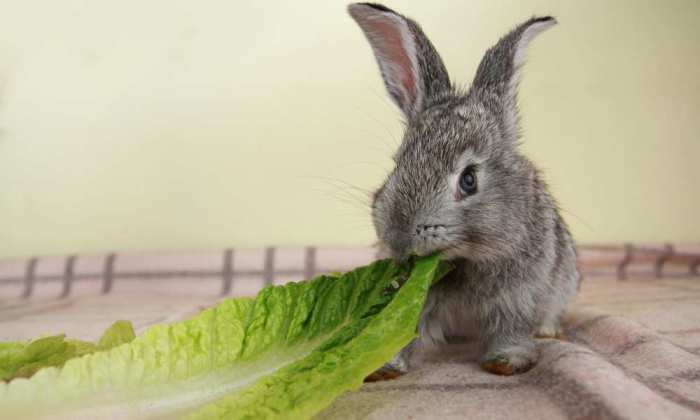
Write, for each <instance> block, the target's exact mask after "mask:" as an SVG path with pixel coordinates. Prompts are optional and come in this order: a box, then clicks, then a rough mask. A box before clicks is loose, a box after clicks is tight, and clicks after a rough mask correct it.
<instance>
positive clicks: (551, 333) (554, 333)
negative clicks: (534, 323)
mask: <svg viewBox="0 0 700 420" xmlns="http://www.w3.org/2000/svg"><path fill="white" fill-rule="evenodd" d="M535 338H556V339H561V338H562V332H561V329H559V328H557V327H554V326H552V325H543V326H541V327H540V328H539V329H538V330H537V333H535Z"/></svg>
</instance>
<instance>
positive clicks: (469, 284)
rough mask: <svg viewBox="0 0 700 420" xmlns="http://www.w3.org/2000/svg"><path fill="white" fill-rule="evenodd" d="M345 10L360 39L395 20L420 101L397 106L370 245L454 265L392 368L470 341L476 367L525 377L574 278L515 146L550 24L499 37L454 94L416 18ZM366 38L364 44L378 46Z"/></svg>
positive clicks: (538, 21)
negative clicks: (535, 51)
mask: <svg viewBox="0 0 700 420" xmlns="http://www.w3.org/2000/svg"><path fill="white" fill-rule="evenodd" d="M349 10H350V14H351V15H352V16H353V18H355V20H357V21H358V23H360V26H361V27H362V29H363V30H364V31H365V33H366V34H367V33H368V32H369V31H372V30H373V28H372V27H371V25H372V22H373V20H372V19H373V18H374V17H375V15H377V14H379V15H381V14H392V16H393V17H394V18H395V17H399V18H400V19H402V20H403V21H404V22H407V25H408V27H409V28H410V36H411V37H413V39H412V41H413V43H414V45H417V46H418V47H417V48H415V54H417V55H418V57H416V60H415V62H417V63H419V72H418V73H419V74H420V78H419V80H418V81H417V82H416V86H412V87H409V89H414V88H415V90H416V91H417V92H418V95H417V97H418V98H419V101H418V102H417V103H416V104H414V105H416V108H415V109H411V108H410V107H409V108H408V109H409V112H406V111H405V109H404V113H405V115H406V118H407V127H406V132H405V135H404V139H403V142H402V144H401V146H400V147H399V149H398V151H397V152H396V155H395V156H394V160H395V162H396V166H395V167H394V169H393V170H392V171H391V173H390V174H389V175H388V177H387V179H386V181H385V182H384V184H383V185H382V186H381V187H380V188H379V189H378V190H377V191H376V193H375V195H374V200H373V205H372V217H373V221H374V225H375V228H376V231H377V235H378V238H379V245H380V249H381V250H382V251H383V252H384V253H385V254H386V255H388V256H391V257H394V258H397V259H403V258H405V257H406V256H408V255H410V254H412V253H415V254H428V253H431V252H434V251H441V252H442V254H443V255H444V256H445V257H446V258H449V259H451V260H453V261H454V263H455V264H456V267H457V268H456V269H455V270H454V271H453V272H452V273H450V274H449V275H448V277H447V278H445V279H443V280H442V281H441V282H440V283H438V284H437V285H436V286H435V287H434V288H433V289H432V290H431V291H430V294H429V297H428V302H427V304H426V307H425V310H424V314H423V317H422V320H421V323H420V326H419V332H420V339H419V341H418V342H416V343H413V344H412V345H411V346H409V348H408V349H407V350H406V351H404V352H403V353H402V355H400V356H401V357H399V359H397V363H405V362H406V360H400V359H406V358H407V355H408V354H409V353H410V352H411V351H412V350H411V349H413V348H415V347H416V346H418V345H425V344H440V343H442V342H444V341H445V339H446V338H447V337H450V336H469V337H473V338H474V339H477V340H479V341H480V342H481V343H483V346H484V353H483V359H482V362H484V363H485V364H486V363H487V362H493V361H499V362H502V363H505V364H506V365H508V366H510V367H512V368H513V371H514V372H519V371H524V370H526V369H527V368H529V367H530V366H532V364H533V363H534V362H535V361H536V359H537V353H536V350H535V346H534V339H533V336H534V335H535V334H536V333H538V332H539V333H543V334H545V335H553V334H554V333H556V332H558V330H559V318H560V317H561V315H562V313H563V311H564V310H565V309H566V306H567V303H568V302H569V300H570V299H571V298H572V297H573V296H574V295H575V293H576V290H577V286H578V279H579V275H578V271H577V269H576V254H575V249H574V244H573V241H572V238H571V235H570V234H569V231H568V228H567V226H566V224H565V223H564V221H563V220H562V218H561V216H560V214H559V210H558V207H557V204H556V202H555V201H554V199H553V198H552V197H551V195H550V194H549V192H548V189H547V186H546V185H545V183H544V182H543V181H542V180H541V177H540V174H539V172H538V170H537V169H536V168H535V166H534V165H533V164H532V163H531V162H530V161H529V160H528V159H527V158H526V157H525V156H524V155H523V154H522V153H521V152H520V151H519V149H518V139H519V126H518V110H517V94H516V92H517V85H518V80H519V77H520V66H521V65H522V62H523V57H524V51H525V48H526V47H527V44H528V42H529V41H530V39H532V38H533V37H534V36H535V35H537V34H538V33H539V32H541V31H542V30H544V29H546V28H547V27H549V26H551V25H553V24H554V23H555V20H554V19H553V18H550V17H545V18H532V19H530V20H528V21H526V22H525V23H523V24H521V25H519V26H518V27H516V28H515V29H514V30H513V31H511V32H510V33H508V34H507V35H506V36H504V37H503V38H501V40H500V41H499V42H498V43H497V44H496V45H495V46H494V47H492V48H491V49H489V50H488V51H487V52H486V55H485V56H484V58H483V60H482V62H481V64H480V65H479V68H478V70H477V74H476V76H475V78H474V81H473V84H472V86H471V88H470V89H469V90H468V91H466V92H463V91H460V90H459V89H457V88H455V87H453V86H451V85H450V84H449V77H448V75H447V72H446V70H445V66H444V65H443V63H442V60H441V59H440V57H439V55H438V54H437V52H436V51H435V49H434V48H433V47H432V44H431V43H430V41H428V39H427V38H426V36H425V35H424V34H423V32H422V30H421V29H420V27H419V26H418V25H417V24H416V23H415V22H413V21H411V20H408V19H406V18H404V17H403V16H401V15H398V14H397V13H395V12H393V11H391V10H390V9H387V8H385V7H384V6H379V5H371V4H354V5H351V6H350V7H349ZM393 21H396V22H401V21H400V20H397V19H394V20H393ZM368 22H369V23H368ZM373 35H374V36H370V35H368V39H369V41H370V43H374V42H381V40H380V41H377V39H376V37H377V34H376V33H375V34H373ZM409 41H410V40H409ZM402 45H409V46H410V45H411V44H410V42H407V41H405V40H404V42H403V43H402ZM373 48H374V47H373ZM387 51H389V52H391V51H393V50H391V49H387ZM375 55H376V56H377V60H378V61H379V63H380V67H381V66H382V60H387V59H388V60H390V59H391V57H390V55H391V54H378V53H377V49H376V48H375ZM398 74H401V69H399V71H398ZM382 75H383V77H384V78H385V82H386V84H387V87H389V86H392V85H394V84H395V83H400V81H396V80H387V78H391V77H392V74H391V72H389V74H387V72H383V74H382ZM390 93H391V92H390ZM467 165H474V166H475V167H476V177H477V183H478V190H477V192H476V193H475V194H473V195H470V196H467V197H464V196H463V194H460V190H459V188H458V185H457V183H458V179H459V175H460V174H461V173H462V171H463V170H464V168H465V167H466V166H467ZM484 366H485V365H484Z"/></svg>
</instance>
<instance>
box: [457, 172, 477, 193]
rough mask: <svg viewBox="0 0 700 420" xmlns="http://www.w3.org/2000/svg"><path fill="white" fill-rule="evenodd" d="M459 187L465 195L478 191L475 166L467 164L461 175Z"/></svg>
mask: <svg viewBox="0 0 700 420" xmlns="http://www.w3.org/2000/svg"><path fill="white" fill-rule="evenodd" d="M459 189H460V190H462V194H464V195H465V196H466V195H472V194H474V193H476V172H475V171H474V167H473V166H467V167H466V169H464V172H462V175H461V176H460V177H459Z"/></svg>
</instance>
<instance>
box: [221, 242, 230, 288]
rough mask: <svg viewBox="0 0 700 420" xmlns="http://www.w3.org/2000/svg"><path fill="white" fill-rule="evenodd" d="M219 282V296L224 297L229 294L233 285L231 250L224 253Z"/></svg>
mask: <svg viewBox="0 0 700 420" xmlns="http://www.w3.org/2000/svg"><path fill="white" fill-rule="evenodd" d="M221 282H222V283H221V295H222V296H226V295H228V294H229V293H231V285H232V284H233V249H227V250H225V251H224V260H223V267H222V268H221Z"/></svg>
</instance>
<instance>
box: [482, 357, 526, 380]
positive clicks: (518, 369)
mask: <svg viewBox="0 0 700 420" xmlns="http://www.w3.org/2000/svg"><path fill="white" fill-rule="evenodd" d="M534 365H535V362H534V361H532V360H528V359H523V360H521V361H520V362H518V363H513V362H512V361H511V360H510V359H508V357H506V356H496V357H494V358H493V359H489V360H487V361H485V362H482V363H481V368H482V369H484V370H485V371H487V372H489V373H493V374H496V375H504V376H510V375H516V374H518V373H523V372H527V371H528V370H530V369H531V368H532V367H533V366H534Z"/></svg>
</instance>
